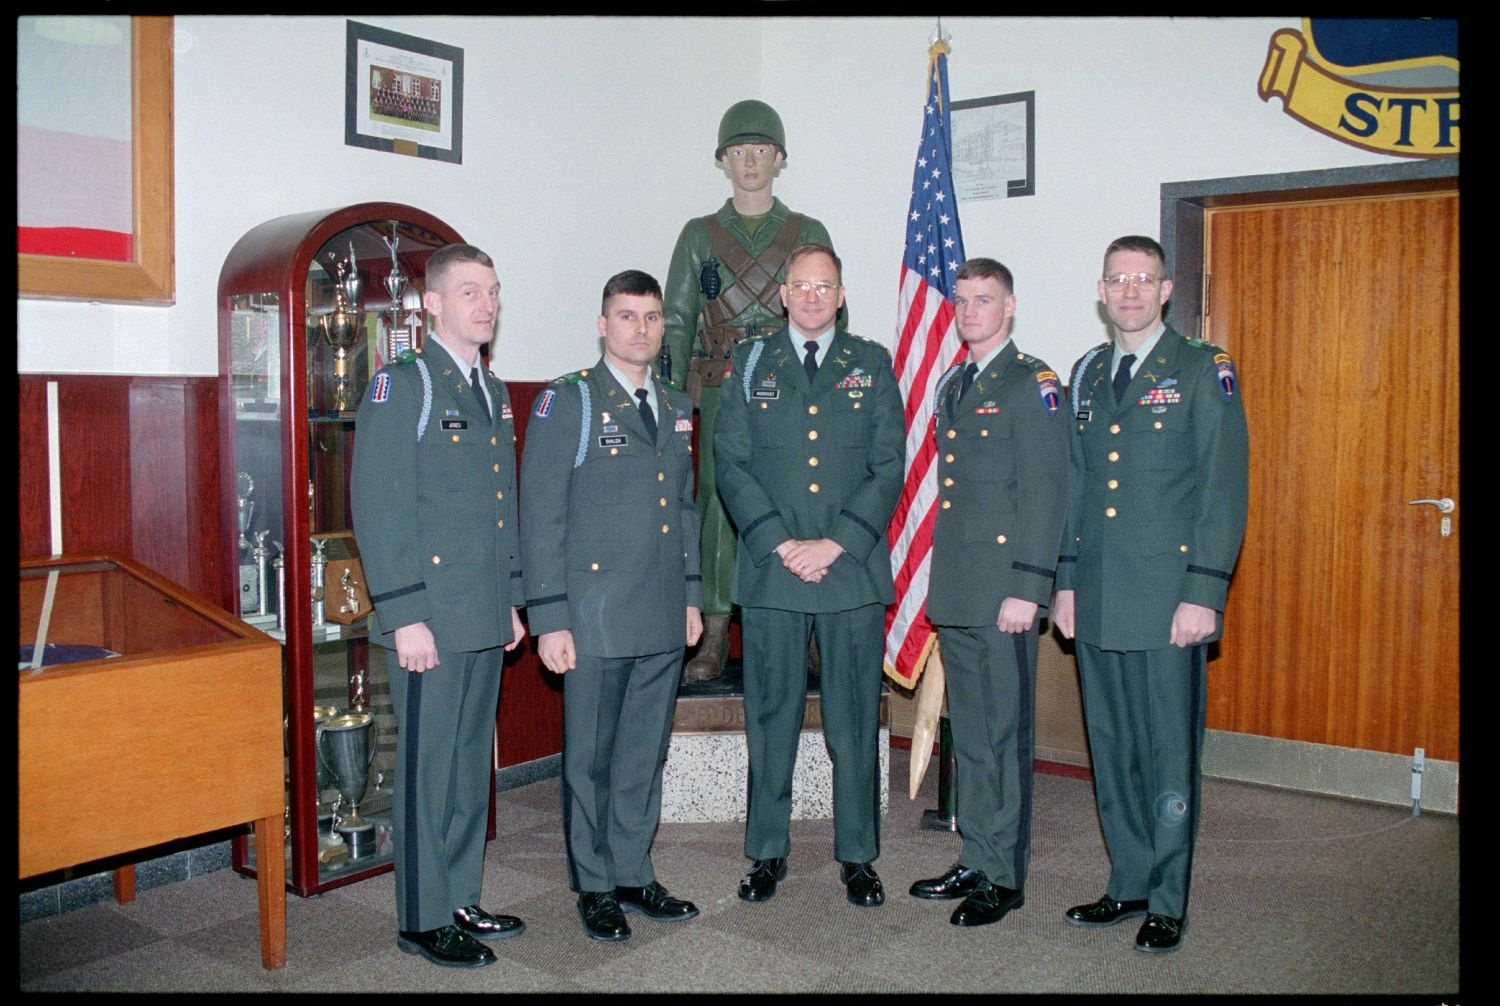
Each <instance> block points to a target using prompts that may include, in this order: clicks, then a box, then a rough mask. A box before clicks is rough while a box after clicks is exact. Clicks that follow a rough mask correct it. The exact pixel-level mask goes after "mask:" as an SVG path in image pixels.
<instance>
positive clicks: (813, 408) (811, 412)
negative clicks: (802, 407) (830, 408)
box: [807, 405, 818, 416]
mask: <svg viewBox="0 0 1500 1006" xmlns="http://www.w3.org/2000/svg"><path fill="white" fill-rule="evenodd" d="M807 414H808V415H809V416H816V415H817V414H818V407H817V406H816V405H809V406H808V407H807Z"/></svg>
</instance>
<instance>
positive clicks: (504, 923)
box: [453, 905, 526, 940]
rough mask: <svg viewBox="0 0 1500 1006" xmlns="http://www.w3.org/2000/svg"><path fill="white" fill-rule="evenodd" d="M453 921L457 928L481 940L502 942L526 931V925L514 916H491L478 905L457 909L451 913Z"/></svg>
mask: <svg viewBox="0 0 1500 1006" xmlns="http://www.w3.org/2000/svg"><path fill="white" fill-rule="evenodd" d="M453 921H454V922H456V923H458V928H460V929H462V930H463V931H464V932H466V933H468V934H469V935H470V936H476V937H478V938H479V939H481V940H503V939H505V938H506V937H508V936H520V935H521V934H522V933H523V932H525V931H526V923H524V922H522V921H521V920H520V919H518V918H516V917H515V916H514V915H492V914H490V913H489V912H486V911H485V910H484V909H483V908H480V907H479V906H478V905H468V906H466V907H464V908H460V909H458V910H457V911H456V912H454V913H453Z"/></svg>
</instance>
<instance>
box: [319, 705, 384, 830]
mask: <svg viewBox="0 0 1500 1006" xmlns="http://www.w3.org/2000/svg"><path fill="white" fill-rule="evenodd" d="M374 733H375V714H374V713H368V712H349V713H343V714H342V715H339V716H335V717H333V718H332V719H329V720H327V721H326V722H324V724H323V728H322V739H321V741H320V743H319V744H318V757H319V758H320V759H324V760H325V761H326V763H327V767H328V770H329V771H330V772H331V773H332V774H333V778H334V781H335V784H336V785H337V786H338V790H339V813H338V815H337V817H335V819H334V823H333V830H334V831H336V832H337V833H338V834H339V836H340V837H342V838H343V840H344V842H345V843H346V844H347V845H348V846H349V858H350V859H359V858H360V857H362V856H368V855H369V854H370V853H372V852H374V851H375V825H374V824H373V823H372V822H371V821H369V820H368V819H366V818H363V817H360V816H359V801H361V800H363V799H364V798H365V789H366V788H368V786H369V783H370V765H371V763H372V762H374V761H375V738H374Z"/></svg>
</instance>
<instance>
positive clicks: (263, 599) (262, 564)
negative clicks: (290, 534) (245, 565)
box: [250, 530, 271, 615]
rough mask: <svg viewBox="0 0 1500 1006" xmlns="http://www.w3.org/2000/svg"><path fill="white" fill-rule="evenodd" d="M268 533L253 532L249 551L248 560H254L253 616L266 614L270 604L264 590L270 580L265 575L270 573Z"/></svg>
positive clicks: (266, 592) (266, 591) (267, 531)
mask: <svg viewBox="0 0 1500 1006" xmlns="http://www.w3.org/2000/svg"><path fill="white" fill-rule="evenodd" d="M270 533H271V532H270V531H269V530H266V531H257V532H255V547H254V548H252V549H250V558H252V559H254V560H255V579H256V584H255V586H256V593H255V614H257V615H264V614H266V611H267V609H268V607H269V605H270V603H271V600H270V598H269V597H268V596H267V595H268V593H269V591H268V590H267V589H266V588H267V584H268V581H269V580H270V577H269V576H268V575H267V574H268V573H269V572H270V569H269V567H268V566H267V562H268V560H269V559H270V558H271V550H270V549H268V548H266V536H267V535H269V534H270Z"/></svg>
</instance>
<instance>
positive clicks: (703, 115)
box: [17, 17, 1395, 380]
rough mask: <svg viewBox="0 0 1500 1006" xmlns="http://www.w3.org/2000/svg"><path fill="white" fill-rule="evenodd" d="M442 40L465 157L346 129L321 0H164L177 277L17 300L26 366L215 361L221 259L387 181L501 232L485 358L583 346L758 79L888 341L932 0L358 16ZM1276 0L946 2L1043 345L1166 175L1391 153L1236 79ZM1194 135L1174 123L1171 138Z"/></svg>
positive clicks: (1064, 359)
mask: <svg viewBox="0 0 1500 1006" xmlns="http://www.w3.org/2000/svg"><path fill="white" fill-rule="evenodd" d="M362 20H365V21H367V23H370V24H375V25H378V26H380V27H384V28H389V29H393V30H396V31H402V32H406V33H408V34H412V35H417V36H420V37H423V38H428V39H432V40H434V41H438V42H443V43H446V44H449V45H455V46H458V47H460V48H462V49H463V50H464V59H465V74H464V77H465V79H464V103H465V116H464V150H463V164H462V165H453V164H446V163H442V162H435V161H428V160H423V159H418V158H410V157H403V156H400V155H396V154H388V153H383V152H379V151H372V150H365V149H363V148H357V147H348V146H345V145H344V140H343V108H344V86H343V75H344V33H345V19H344V18H342V17H329V18H321V17H298V18H282V17H180V18H178V19H177V21H176V28H177V41H178V45H177V50H178V51H177V55H176V139H177V147H176V199H177V207H176V224H177V228H176V230H177V234H176V238H177V303H176V304H175V305H174V306H172V307H168V308H154V307H134V306H122V305H100V304H87V303H69V302H47V301H39V300H26V299H23V300H18V301H17V328H18V349H17V364H18V370H19V371H21V372H78V373H142V374H212V373H215V372H216V370H217V366H218V362H217V348H216V333H217V320H216V317H215V310H216V291H217V285H218V274H219V268H220V266H221V265H222V264H223V260H224V257H225V255H226V254H227V253H228V251H229V249H230V247H231V246H232V245H233V244H234V242H235V241H236V240H238V239H239V237H240V236H241V235H242V234H244V232H245V231H247V230H249V229H250V228H251V227H253V226H254V225H256V224H258V223H260V222H261V221H263V220H267V219H270V218H272V217H277V216H282V215H285V214H289V213H298V212H303V211H306V210H313V209H325V208H327V209H331V208H335V207H337V206H340V205H344V204H347V203H353V202H363V201H367V200H382V199H389V200H394V201H399V202H406V203H410V204H412V205H415V206H418V207H421V208H422V209H425V210H427V211H429V212H431V213H433V214H435V215H436V216H438V217H440V218H441V219H443V220H446V221H447V222H448V223H449V224H451V225H453V226H454V227H455V228H457V229H458V230H459V231H460V232H461V233H462V234H463V235H464V236H465V238H466V239H468V240H470V241H472V242H473V243H475V244H477V245H479V246H481V247H483V248H485V249H486V250H488V251H489V252H490V253H491V254H492V255H494V256H495V258H496V260H497V265H498V267H499V273H500V279H501V283H502V285H503V287H504V289H503V291H502V300H503V302H504V309H503V316H502V320H501V331H500V336H499V341H498V343H497V345H496V349H495V353H494V367H495V370H496V372H497V373H498V374H500V375H501V376H502V377H505V378H510V379H520V380H541V379H546V378H550V377H552V376H555V375H557V374H559V373H562V372H564V371H567V370H572V369H576V368H578V367H580V366H584V365H587V364H589V363H591V362H593V360H594V359H595V358H596V357H597V355H598V351H599V347H598V338H597V333H596V332H595V329H594V324H593V319H594V317H595V315H596V314H597V313H598V293H599V289H600V287H601V286H602V285H603V283H604V280H605V279H606V278H607V277H608V276H609V275H611V274H612V273H614V272H616V271H618V270H620V269H623V268H627V267H635V268H642V269H646V270H647V271H649V272H652V273H653V274H655V275H656V276H658V278H665V272H666V268H667V262H668V259H669V258H670V255H671V250H672V244H673V242H674V240H675V238H676V236H677V232H678V230H679V229H680V228H681V225H682V223H683V222H684V221H685V220H686V219H687V218H688V217H689V216H694V215H701V214H703V213H708V212H711V211H712V210H714V209H715V208H717V206H718V205H719V204H720V203H721V202H722V201H723V200H724V199H725V198H726V197H727V195H728V183H727V181H726V180H725V179H724V177H723V176H722V175H721V174H719V173H718V171H717V170H716V169H715V167H714V165H713V160H712V158H713V147H714V144H715V141H716V136H717V128H718V120H719V116H720V115H721V114H722V113H723V110H724V109H725V108H726V107H727V106H728V105H729V104H731V103H732V102H734V101H737V100H739V99H741V98H746V97H760V98H763V99H764V100H766V101H769V102H770V103H771V104H772V105H774V106H775V107H776V108H777V110H778V111H779V112H780V113H781V116H782V119H783V121H784V122H785V125H786V129H787V146H788V153H789V161H788V164H787V166H786V168H785V170H784V171H783V172H782V175H781V176H780V178H779V179H778V180H777V184H776V193H777V195H779V196H781V197H782V198H783V199H784V200H785V201H786V202H787V203H788V204H789V205H790V206H792V207H793V208H794V209H798V210H802V211H805V212H808V213H811V214H813V215H814V216H817V217H819V218H820V219H822V220H823V222H824V223H825V224H827V225H828V228H829V231H830V232H831V233H832V235H833V238H834V241H835V243H836V244H837V246H838V248H839V252H840V254H841V255H842V256H843V258H844V263H845V281H846V284H847V286H848V288H849V301H850V306H851V316H852V327H853V328H854V330H855V331H857V332H859V333H860V334H863V335H866V336H868V337H870V338H874V339H878V340H880V341H882V342H885V343H887V344H890V343H892V342H893V341H894V338H895V335H894V332H895V306H896V291H895V287H896V277H897V274H898V270H899V262H900V256H901V251H902V236H903V217H904V214H905V211H906V207H907V201H908V199H909V197H910V185H911V174H912V167H913V158H914V155H915V152H916V144H917V133H918V129H919V125H920V122H921V105H922V98H923V74H924V71H925V68H926V58H927V56H926V54H927V42H928V37H929V36H930V35H931V33H932V31H933V28H934V22H933V21H932V20H930V19H925V18H861V19H837V18H828V19H824V18H744V19H728V18H708V19H694V18H581V17H555V18H463V17H411V18H404V17H371V18H368V19H362ZM1296 26H1297V21H1296V19H1288V18H1260V19H1220V20H1208V19H1180V20H1179V19H1157V18H1151V19H1106V18H1084V19H1051V18H1040V19H1032V18H949V19H946V20H945V21H944V22H943V27H944V28H945V30H946V31H948V32H949V33H950V34H951V35H952V43H951V44H952V46H953V54H952V56H951V57H950V60H949V74H950V84H951V87H952V91H953V98H954V99H958V100H961V99H964V98H977V97H984V96H987V95H995V94H1004V93H1008V92H1012V91H1026V90H1034V91H1036V162H1037V169H1036V173H1037V194H1036V195H1035V196H1029V197H1023V198H1018V199H1011V200H988V201H976V202H972V203H962V204H960V219H961V222H962V225H963V231H964V239H965V245H966V250H967V252H968V254H969V255H971V256H973V255H990V256H993V257H996V258H999V259H1001V260H1002V261H1004V262H1005V263H1006V264H1007V265H1009V266H1010V267H1011V269H1012V270H1013V271H1014V273H1015V276H1016V286H1017V300H1018V304H1019V308H1018V319H1017V327H1016V337H1017V340H1018V342H1019V343H1020V344H1021V346H1022V347H1023V348H1025V349H1027V350H1028V351H1030V352H1033V353H1037V354H1039V355H1041V356H1043V357H1045V358H1047V359H1048V360H1049V361H1050V362H1051V363H1052V364H1053V366H1054V367H1055V368H1058V369H1061V368H1063V367H1066V366H1067V365H1068V364H1069V363H1071V362H1072V360H1073V358H1074V357H1076V356H1078V355H1079V354H1080V353H1082V352H1083V351H1084V350H1086V349H1087V348H1088V347H1089V346H1090V345H1092V344H1093V343H1095V342H1098V341H1099V340H1100V339H1101V338H1102V337H1103V334H1104V333H1103V328H1102V326H1101V325H1100V323H1099V321H1098V316H1097V314H1096V312H1095V310H1094V308H1093V300H1094V280H1095V278H1096V277H1097V276H1098V270H1099V256H1100V254H1101V253H1102V251H1103V248H1104V246H1105V244H1107V243H1108V242H1109V241H1110V240H1111V239H1112V238H1114V237H1117V236H1119V235H1120V234H1125V233H1145V234H1155V233H1156V231H1157V228H1158V220H1159V211H1160V186H1161V184H1162V183H1164V182H1177V181H1188V180H1193V179H1200V178H1215V177H1223V176H1233V175H1246V174H1262V173H1268V172H1279V171H1302V170H1310V169H1317V168H1329V167H1342V166H1353V165H1363V164H1374V163H1383V162H1388V161H1391V160H1395V159H1394V158H1388V157H1385V156H1383V155H1377V154H1369V153H1365V152H1362V151H1359V150H1356V149H1355V148H1353V147H1350V146H1347V145H1345V144H1342V143H1339V142H1337V141H1335V140H1333V139H1331V138H1328V137H1326V136H1323V135H1321V134H1318V133H1316V132H1314V131H1313V130H1311V129H1309V128H1307V127H1305V126H1302V125H1301V124H1299V123H1297V122H1296V121H1294V120H1293V119H1292V118H1290V117H1289V116H1287V115H1285V114H1284V113H1283V112H1282V109H1281V105H1280V102H1279V101H1277V100H1273V101H1271V102H1262V101H1261V100H1260V98H1259V97H1258V96H1257V94H1256V82H1257V80H1258V78H1259V75H1260V69H1261V66H1262V64H1263V62H1264V60H1265V54H1266V48H1267V44H1268V42H1269V39H1270V36H1271V34H1272V32H1274V31H1275V30H1276V29H1277V28H1281V27H1296ZM1183 138H1188V141H1189V142H1183Z"/></svg>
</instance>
